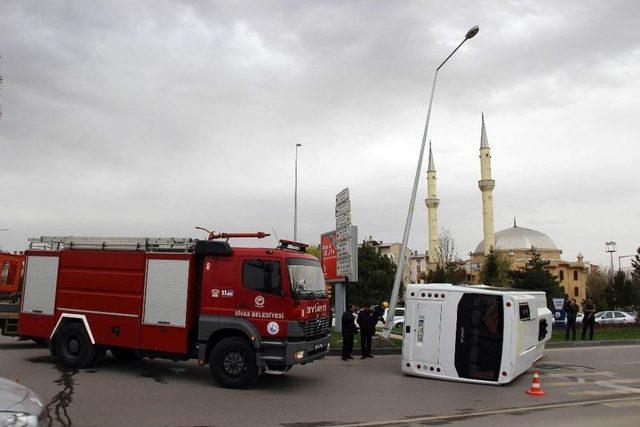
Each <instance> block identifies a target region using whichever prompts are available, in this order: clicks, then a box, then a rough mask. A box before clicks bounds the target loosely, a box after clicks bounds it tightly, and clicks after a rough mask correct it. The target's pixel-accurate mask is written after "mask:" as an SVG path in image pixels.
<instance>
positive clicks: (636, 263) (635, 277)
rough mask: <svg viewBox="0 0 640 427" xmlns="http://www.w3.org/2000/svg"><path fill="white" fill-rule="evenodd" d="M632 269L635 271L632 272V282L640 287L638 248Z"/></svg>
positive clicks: (632, 259) (639, 256) (639, 253)
mask: <svg viewBox="0 0 640 427" xmlns="http://www.w3.org/2000/svg"><path fill="white" fill-rule="evenodd" d="M631 267H632V268H633V270H631V280H633V282H634V283H635V284H636V285H638V286H640V247H638V250H637V251H636V256H634V257H633V258H631Z"/></svg>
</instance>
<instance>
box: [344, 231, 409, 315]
mask: <svg viewBox="0 0 640 427" xmlns="http://www.w3.org/2000/svg"><path fill="white" fill-rule="evenodd" d="M395 274H396V265H395V264H394V263H393V261H391V260H390V259H389V258H387V257H386V256H384V255H382V254H381V253H380V250H379V249H378V248H377V247H376V246H374V245H372V244H371V243H368V242H365V243H363V245H362V246H360V248H358V282H357V283H352V284H349V289H348V291H347V292H348V295H349V303H351V304H354V305H356V306H358V307H362V306H363V305H364V304H365V303H371V304H378V303H380V302H382V301H389V298H390V296H391V291H392V289H393V279H394V276H395ZM402 294H403V290H402V285H401V286H400V295H402Z"/></svg>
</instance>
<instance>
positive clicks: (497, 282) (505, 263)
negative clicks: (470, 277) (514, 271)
mask: <svg viewBox="0 0 640 427" xmlns="http://www.w3.org/2000/svg"><path fill="white" fill-rule="evenodd" d="M510 270H511V263H510V262H509V259H508V258H506V257H504V256H501V255H500V254H498V253H496V252H495V251H494V250H493V248H491V250H490V251H489V253H488V254H487V255H486V256H485V257H484V261H483V263H482V268H481V270H480V282H481V283H482V284H484V285H487V286H500V287H508V286H511V278H510V276H509V271H510Z"/></svg>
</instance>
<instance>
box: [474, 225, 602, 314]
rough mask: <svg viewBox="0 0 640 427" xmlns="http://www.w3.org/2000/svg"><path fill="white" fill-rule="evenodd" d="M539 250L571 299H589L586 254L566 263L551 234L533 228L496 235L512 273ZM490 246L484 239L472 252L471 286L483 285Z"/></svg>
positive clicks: (515, 228) (496, 247)
mask: <svg viewBox="0 0 640 427" xmlns="http://www.w3.org/2000/svg"><path fill="white" fill-rule="evenodd" d="M532 247H533V248H536V251H537V252H538V253H539V254H540V257H541V258H542V259H544V260H546V261H549V265H548V266H547V269H548V270H549V271H550V272H551V274H553V275H554V276H556V277H558V280H559V281H560V284H561V285H562V286H563V287H564V289H565V293H566V294H567V295H569V297H570V298H575V299H576V301H578V303H580V302H581V301H582V300H584V299H586V297H587V289H586V284H587V275H588V273H589V269H590V265H589V263H588V262H585V261H584V257H583V256H582V254H578V256H577V257H576V260H575V261H567V260H563V259H562V257H561V255H562V249H560V248H558V246H557V245H556V244H555V242H554V241H553V240H552V239H551V237H549V236H548V235H546V234H544V233H541V232H540V231H536V230H532V229H530V228H524V227H518V226H517V224H515V222H514V225H513V227H510V228H507V229H505V230H501V231H498V232H497V233H495V236H494V246H493V248H494V251H495V252H496V253H497V254H498V255H500V256H501V257H503V258H506V259H508V260H509V265H510V269H511V270H516V269H518V268H520V267H524V266H525V265H526V264H527V262H528V261H529V260H530V259H531V255H530V254H529V253H528V252H529V251H530V250H531V248H532ZM485 251H486V245H485V242H484V240H482V241H481V242H480V243H479V244H478V246H477V247H476V249H475V251H474V252H472V253H471V257H470V259H469V261H468V262H467V263H466V264H465V269H466V271H467V280H468V281H469V282H470V283H471V284H480V269H481V267H482V262H483V261H484V257H485Z"/></svg>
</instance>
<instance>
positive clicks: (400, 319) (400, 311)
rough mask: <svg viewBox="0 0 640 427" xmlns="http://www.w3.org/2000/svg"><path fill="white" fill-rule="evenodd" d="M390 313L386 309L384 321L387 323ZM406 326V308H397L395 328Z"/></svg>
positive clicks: (394, 319)
mask: <svg viewBox="0 0 640 427" xmlns="http://www.w3.org/2000/svg"><path fill="white" fill-rule="evenodd" d="M388 313H389V309H388V308H385V309H384V314H383V315H382V317H383V319H384V321H385V322H386V321H387V314H388ZM403 325H404V307H396V315H395V316H394V318H393V327H394V328H395V327H396V326H400V327H402V326H403Z"/></svg>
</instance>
